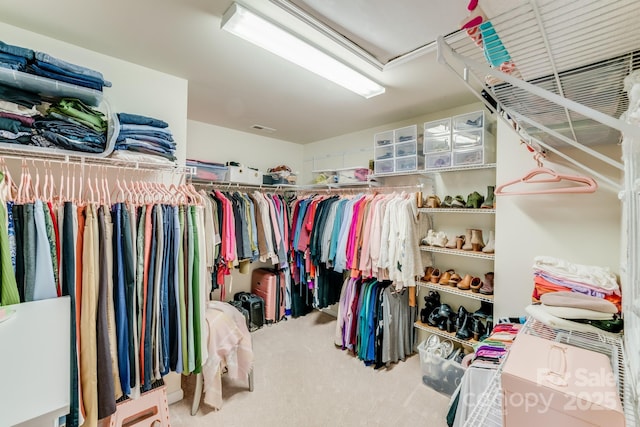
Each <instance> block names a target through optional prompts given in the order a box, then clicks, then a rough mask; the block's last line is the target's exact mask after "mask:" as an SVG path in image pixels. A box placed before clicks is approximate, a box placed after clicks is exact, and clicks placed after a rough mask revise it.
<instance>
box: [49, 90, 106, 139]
mask: <svg viewBox="0 0 640 427" xmlns="http://www.w3.org/2000/svg"><path fill="white" fill-rule="evenodd" d="M50 112H51V113H59V114H65V115H67V116H70V117H73V118H74V119H76V120H78V121H80V122H81V123H82V124H84V125H86V126H88V127H90V128H91V129H93V130H95V131H97V132H106V131H107V122H106V121H105V120H104V119H103V117H104V114H103V113H101V112H100V111H98V110H94V109H93V108H91V107H88V106H86V105H85V104H84V103H83V102H82V101H80V100H79V99H74V98H62V99H61V100H60V101H58V103H57V104H55V105H52V106H51V107H49V109H48V110H47V113H50Z"/></svg>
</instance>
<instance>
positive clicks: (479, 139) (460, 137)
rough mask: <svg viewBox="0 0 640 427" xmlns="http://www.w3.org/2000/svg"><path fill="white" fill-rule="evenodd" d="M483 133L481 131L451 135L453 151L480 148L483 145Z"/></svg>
mask: <svg viewBox="0 0 640 427" xmlns="http://www.w3.org/2000/svg"><path fill="white" fill-rule="evenodd" d="M483 133H484V131H483V130H482V129H478V130H473V131H464V132H454V133H453V149H454V150H463V149H468V148H474V147H481V146H482V145H483V144H484V135H483Z"/></svg>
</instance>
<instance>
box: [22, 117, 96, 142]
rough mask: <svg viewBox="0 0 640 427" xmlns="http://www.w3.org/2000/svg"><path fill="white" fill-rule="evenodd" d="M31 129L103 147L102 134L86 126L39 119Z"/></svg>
mask: <svg viewBox="0 0 640 427" xmlns="http://www.w3.org/2000/svg"><path fill="white" fill-rule="evenodd" d="M33 127H34V128H36V129H38V130H41V131H49V132H53V133H57V134H60V135H63V136H65V137H68V138H72V139H75V140H78V141H85V142H93V143H96V144H101V145H104V144H105V142H106V136H105V134H104V133H101V132H96V131H94V130H93V129H89V128H87V127H86V126H79V125H76V124H73V123H69V122H65V121H62V120H56V119H39V120H36V122H35V123H34V124H33Z"/></svg>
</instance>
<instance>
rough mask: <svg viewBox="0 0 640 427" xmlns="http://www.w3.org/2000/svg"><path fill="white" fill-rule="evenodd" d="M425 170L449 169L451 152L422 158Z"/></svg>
mask: <svg viewBox="0 0 640 427" xmlns="http://www.w3.org/2000/svg"><path fill="white" fill-rule="evenodd" d="M424 164H425V168H426V169H439V168H448V167H451V152H447V153H436V154H427V155H426V156H425V157H424Z"/></svg>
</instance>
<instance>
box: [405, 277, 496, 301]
mask: <svg viewBox="0 0 640 427" xmlns="http://www.w3.org/2000/svg"><path fill="white" fill-rule="evenodd" d="M418 286H421V287H423V288H429V289H435V290H436V291H438V292H447V293H450V294H454V295H460V296H463V297H465V298H471V299H476V300H479V301H486V302H489V303H491V304H493V295H483V294H481V293H480V292H472V291H471V290H466V291H464V290H462V289H458V288H456V287H454V286H445V285H440V284H438V283H431V282H423V281H419V282H418Z"/></svg>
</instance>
